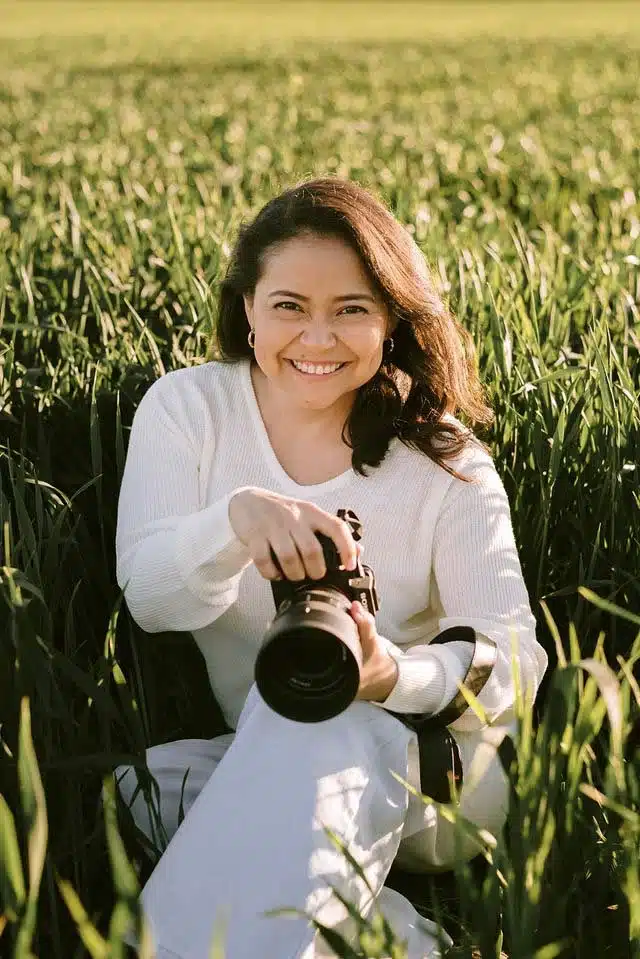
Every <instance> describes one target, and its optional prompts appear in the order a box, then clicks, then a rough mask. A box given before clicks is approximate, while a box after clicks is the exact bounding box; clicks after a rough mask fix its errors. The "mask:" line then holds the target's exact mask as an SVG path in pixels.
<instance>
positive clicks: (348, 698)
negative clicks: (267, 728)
mask: <svg viewBox="0 0 640 959" xmlns="http://www.w3.org/2000/svg"><path fill="white" fill-rule="evenodd" d="M337 515H338V516H339V517H340V518H341V519H343V520H344V521H345V522H346V523H348V524H349V526H350V528H351V532H352V534H353V538H354V540H356V542H357V541H358V540H360V539H361V537H362V527H361V523H360V521H359V519H358V517H357V516H356V514H355V513H354V512H353V511H352V510H346V509H341V510H338V514H337ZM316 535H317V537H318V540H319V541H320V544H321V546H322V552H323V554H324V561H325V566H326V573H325V575H324V577H323V578H322V579H304V580H297V581H293V580H287V579H282V580H279V581H272V582H271V589H272V591H273V600H274V603H275V607H276V614H275V617H274V619H273V620H272V622H271V624H270V625H269V627H268V629H267V632H266V634H265V636H264V640H263V642H262V645H261V647H260V650H259V652H258V657H257V659H256V664H255V681H256V685H257V686H258V689H259V691H260V694H261V696H262V698H263V699H264V700H265V702H266V703H268V705H269V706H271V708H272V709H273V710H275V711H276V712H277V713H279V714H280V715H281V716H285V717H286V718H287V719H294V720H296V721H298V722H303V723H317V722H321V721H322V720H324V719H331V718H332V717H333V716H337V715H338V714H339V713H341V712H342V711H343V710H344V709H346V708H347V706H349V704H350V703H351V702H353V700H354V699H355V696H356V693H357V692H358V687H359V685H360V669H361V668H362V649H361V646H360V638H359V636H358V627H357V626H356V624H355V622H354V620H353V618H352V616H351V614H350V613H349V609H350V607H351V603H352V602H354V601H355V600H358V601H359V602H360V603H361V604H362V606H363V607H364V609H365V610H367V611H368V612H370V613H371V614H372V615H375V614H376V612H377V611H378V609H379V602H378V595H377V592H376V586H375V578H374V575H373V572H372V570H371V568H370V567H369V566H365V565H364V564H363V563H361V562H360V560H359V559H358V562H357V565H356V568H355V569H353V570H348V569H344V568H343V567H342V566H341V558H340V554H339V553H338V550H337V547H336V545H335V543H334V542H333V540H331V539H330V538H329V537H328V536H325V535H324V534H322V533H317V534H316ZM272 558H273V559H274V561H275V562H276V566H278V563H277V560H276V557H275V555H274V554H273V551H272ZM278 569H280V567H279V566H278ZM280 572H281V573H282V570H280Z"/></svg>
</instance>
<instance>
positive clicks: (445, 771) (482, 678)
mask: <svg viewBox="0 0 640 959" xmlns="http://www.w3.org/2000/svg"><path fill="white" fill-rule="evenodd" d="M454 641H455V642H461V641H462V642H468V643H473V647H474V648H473V655H472V657H471V663H470V665H469V668H468V670H467V673H466V675H465V677H464V680H463V682H462V685H463V686H464V687H465V688H466V689H468V690H470V691H471V692H472V693H473V695H474V696H477V695H478V693H479V692H480V691H481V689H482V688H483V687H484V685H485V684H486V682H487V680H488V679H489V676H490V675H491V671H492V669H493V667H494V665H495V663H496V659H497V656H498V647H497V646H496V644H495V643H494V641H493V640H492V639H489V638H488V637H486V636H483V635H482V634H480V633H477V632H476V631H475V630H474V629H472V628H471V627H470V626H452V627H450V628H449V629H445V630H444V632H442V633H440V634H439V635H438V636H436V637H435V638H434V639H432V640H431V643H451V642H454ZM468 708H469V704H468V703H467V701H466V699H465V698H464V695H463V694H462V693H461V692H460V690H458V692H457V693H456V695H455V696H454V698H453V699H452V700H451V702H450V703H449V704H448V706H445V708H444V709H443V710H441V711H440V712H439V713H438V714H437V715H435V716H432V715H425V714H423V713H396V712H393V710H390V709H389V710H387V712H389V713H390V714H391V715H392V716H395V717H396V719H399V720H400V722H401V723H404V725H405V726H408V727H409V729H412V730H413V731H414V732H415V733H416V736H417V740H418V755H419V757H420V791H421V792H422V793H423V794H424V795H425V796H429V797H430V798H431V799H434V800H435V801H436V802H441V803H450V802H451V795H452V792H451V785H452V781H453V785H454V786H455V795H456V796H459V795H460V791H461V789H462V784H463V772H462V760H461V758H460V748H459V746H458V743H457V742H456V739H455V737H454V735H453V733H452V732H451V731H450V730H449V729H447V726H448V725H449V724H450V723H453V722H455V720H456V719H459V718H460V716H462V714H463V713H464V712H465V711H466V710H467V709H468Z"/></svg>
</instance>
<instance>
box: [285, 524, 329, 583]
mask: <svg viewBox="0 0 640 959" xmlns="http://www.w3.org/2000/svg"><path fill="white" fill-rule="evenodd" d="M292 537H293V540H294V542H295V544H296V547H297V550H298V553H299V554H300V558H301V559H302V562H303V563H304V567H305V570H306V574H307V576H309V577H310V578H311V579H322V577H323V576H324V575H325V574H326V572H327V566H326V563H325V561H324V553H323V552H322V546H321V545H320V541H319V539H318V537H317V536H316V535H315V533H314V532H313V530H312V529H309V528H308V527H306V526H301V527H299V528H298V529H295V530H293V532H292Z"/></svg>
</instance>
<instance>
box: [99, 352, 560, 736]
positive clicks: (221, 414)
mask: <svg viewBox="0 0 640 959" xmlns="http://www.w3.org/2000/svg"><path fill="white" fill-rule="evenodd" d="M452 465H454V466H455V468H456V469H457V470H458V471H459V472H461V473H463V474H464V475H470V476H473V478H474V479H475V480H477V482H475V483H473V484H468V483H463V482H461V481H460V480H457V479H455V478H454V477H452V476H451V475H450V474H448V473H447V472H446V471H445V470H443V469H441V468H440V467H439V466H437V465H436V464H435V463H434V462H433V461H432V460H430V459H429V458H428V457H427V456H425V455H423V454H422V453H418V452H416V451H413V450H409V449H407V447H405V446H404V445H403V444H402V443H401V442H400V441H399V440H397V439H394V440H393V441H392V443H391V445H390V447H389V451H388V453H387V455H386V457H385V459H384V461H383V462H382V464H381V465H380V466H379V467H377V468H375V469H371V468H369V469H368V472H369V473H370V475H369V476H368V477H361V476H358V475H357V474H356V473H355V472H354V471H353V470H352V469H349V470H348V471H347V472H346V473H343V474H342V475H340V476H337V477H335V478H334V479H331V480H329V481H328V482H326V483H319V484H317V485H313V486H301V485H299V484H298V483H295V482H294V481H293V480H292V479H291V477H289V476H288V475H287V473H286V472H285V471H284V469H283V468H282V466H281V465H280V463H279V462H278V460H277V458H276V456H275V453H274V451H273V448H272V447H271V444H270V442H269V438H268V434H267V431H266V429H265V426H264V423H263V421H262V417H261V414H260V409H259V407H258V404H257V401H256V397H255V393H254V390H253V385H252V382H251V376H250V365H249V361H248V360H246V361H242V362H240V363H235V364H222V363H218V362H211V363H204V364H202V365H200V366H195V367H190V368H187V369H181V370H176V371H173V372H171V373H168V374H167V375H165V376H163V377H161V379H159V380H158V381H157V382H155V383H154V384H153V385H152V386H151V388H150V389H149V390H148V391H147V393H146V394H145V396H144V397H143V399H142V401H141V402H140V404H139V406H138V409H137V411H136V414H135V417H134V420H133V425H132V429H131V437H130V442H129V449H128V453H127V459H126V465H125V470H124V475H123V479H122V485H121V490H120V499H119V504H118V525H117V533H116V554H117V580H118V584H119V585H120V587H121V588H122V589H123V590H124V594H125V598H126V601H127V605H128V607H129V610H130V611H131V615H132V616H133V618H134V619H135V621H136V622H137V623H138V624H139V625H140V626H141V627H142V628H143V629H145V630H147V631H148V632H150V633H154V632H160V631H162V630H184V631H185V632H191V633H192V634H193V637H194V639H195V641H196V643H197V645H198V647H199V648H200V650H201V651H202V654H203V656H204V660H205V663H206V668H207V671H208V674H209V679H210V682H211V687H212V690H213V693H214V695H215V697H216V699H217V701H218V702H219V704H220V706H221V708H222V711H223V713H224V716H225V718H226V720H227V722H228V723H229V725H230V727H231V728H232V729H235V727H236V723H237V720H238V717H239V715H240V712H241V710H242V706H243V704H244V701H245V698H246V696H247V693H248V691H249V687H250V686H251V684H252V682H253V669H254V664H255V659H256V655H257V651H258V649H259V647H260V643H261V640H262V637H263V635H264V632H265V629H266V627H267V624H268V623H269V621H270V620H271V619H272V618H273V615H274V612H275V608H274V604H273V597H272V593H271V585H270V583H269V582H268V581H267V580H265V579H264V578H263V577H262V576H260V574H259V573H258V572H257V570H256V568H255V566H254V565H253V563H252V561H251V560H250V558H249V555H248V552H247V549H246V547H245V546H244V545H243V544H242V543H240V542H239V540H238V539H237V538H236V536H235V534H234V532H233V529H232V527H231V524H230V522H229V516H228V504H229V500H230V498H231V496H232V495H233V493H234V492H235V491H236V490H238V489H239V488H242V487H246V486H258V487H262V488H264V489H269V490H272V491H274V492H277V493H280V494H282V495H285V496H292V497H295V498H296V499H303V500H308V501H310V502H313V503H316V504H317V505H318V506H320V507H322V509H324V510H326V511H327V512H330V513H335V512H337V510H338V509H340V508H342V507H344V508H348V509H353V510H354V511H355V512H356V513H357V515H358V517H359V518H360V520H361V521H362V524H363V537H362V544H363V546H364V548H365V553H364V557H363V558H364V560H365V561H366V563H367V565H369V566H370V567H371V568H372V569H373V571H374V574H375V577H376V583H377V588H378V594H379V598H380V610H379V612H378V614H377V616H376V623H377V628H378V633H379V634H380V635H381V636H382V637H383V638H384V640H385V642H386V644H387V648H388V649H389V651H390V653H391V654H392V655H393V656H394V657H395V658H396V659H397V661H398V665H399V678H398V682H397V683H396V686H395V688H394V689H393V691H392V693H391V695H390V696H389V697H388V699H387V700H385V701H384V703H382V704H381V705H382V706H383V707H386V708H388V709H391V710H394V711H395V712H404V713H407V712H423V713H436V712H438V711H439V710H441V709H443V708H444V707H445V706H446V705H447V704H448V703H449V702H450V700H451V699H452V698H453V697H454V695H455V694H456V692H457V680H461V679H463V678H464V676H465V674H466V672H467V668H468V666H469V663H470V658H471V655H470V649H471V647H470V645H469V644H468V643H449V644H446V645H445V644H443V645H437V646H435V645H434V646H429V642H430V640H431V639H433V638H434V637H435V636H436V635H437V634H438V633H440V632H442V630H444V629H447V628H448V627H450V626H457V625H468V626H472V627H473V628H474V629H476V630H477V631H478V632H481V633H483V634H484V635H485V636H488V637H490V638H491V639H493V640H494V641H495V642H496V643H497V645H498V660H497V663H496V666H495V667H494V669H493V672H492V674H491V676H490V678H489V680H488V682H487V683H486V685H485V687H484V689H483V690H482V692H481V693H480V695H479V697H478V698H479V701H480V702H481V704H482V706H483V707H484V710H485V712H486V714H487V718H488V719H489V721H492V720H494V719H496V718H497V717H499V716H501V715H502V714H504V713H505V712H506V711H508V710H509V709H510V708H511V707H512V706H513V702H514V685H513V674H512V648H513V646H512V643H513V640H514V637H517V638H516V647H517V648H518V663H519V671H520V677H521V684H522V688H523V689H526V687H527V685H529V686H530V687H531V689H532V692H533V693H534V694H535V692H536V691H537V689H538V686H539V684H540V680H541V679H542V676H543V674H544V671H545V669H546V666H547V656H546V653H545V651H544V650H543V648H542V647H541V646H540V644H539V643H538V642H537V640H536V636H535V619H534V618H533V615H532V613H531V609H530V605H529V598H528V595H527V591H526V588H525V585H524V582H523V579H522V571H521V567H520V562H519V558H518V553H517V550H516V545H515V542H514V537H513V530H512V525H511V517H510V511H509V503H508V500H507V497H506V494H505V491H504V487H503V485H502V482H501V480H500V478H499V476H498V474H497V472H496V470H495V467H494V465H493V462H492V460H491V457H490V456H488V455H487V454H486V453H485V452H484V451H483V450H482V448H481V447H480V446H479V445H478V444H477V443H475V442H472V443H471V444H470V445H469V446H468V447H467V449H466V450H465V451H464V452H463V453H462V454H461V455H460V456H459V457H457V458H456V459H455V460H454V461H453V462H452ZM481 725H482V723H481V722H480V720H479V718H478V716H477V715H476V714H475V713H474V712H473V711H472V710H471V709H467V710H466V712H465V713H464V714H463V715H462V716H461V717H460V718H459V719H458V720H457V721H456V722H455V723H454V724H453V728H454V729H460V730H462V729H468V730H472V729H478V728H479V727H480V726H481Z"/></svg>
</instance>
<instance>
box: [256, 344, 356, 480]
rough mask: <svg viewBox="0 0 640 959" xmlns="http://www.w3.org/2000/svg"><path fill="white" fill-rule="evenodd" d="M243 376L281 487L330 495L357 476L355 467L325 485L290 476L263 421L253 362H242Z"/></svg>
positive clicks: (259, 433) (262, 442) (259, 434)
mask: <svg viewBox="0 0 640 959" xmlns="http://www.w3.org/2000/svg"><path fill="white" fill-rule="evenodd" d="M240 368H241V374H240V380H241V382H242V387H243V390H244V394H245V398H246V401H247V406H248V407H249V414H250V416H251V421H252V423H253V426H254V429H255V432H256V435H257V437H258V441H259V443H260V447H261V449H262V452H263V453H264V457H265V460H266V462H267V465H268V467H269V469H270V471H271V473H272V474H273V476H274V478H275V479H276V480H277V481H278V483H279V484H280V486H281V487H283V488H284V489H286V490H289V491H291V492H293V493H305V494H307V495H308V494H309V493H312V494H317V493H329V492H331V491H332V490H335V489H339V488H340V487H341V486H344V485H345V484H346V483H347V482H348V481H349V480H350V479H352V478H353V477H354V476H355V472H354V469H353V467H349V469H348V470H345V472H344V473H340V474H339V475H338V476H333V477H332V478H331V479H329V480H326V481H325V482H324V483H312V484H301V483H296V481H295V480H294V479H293V478H292V477H291V476H289V474H288V473H287V472H286V470H285V469H284V467H283V466H282V464H281V463H280V460H279V459H278V457H277V456H276V454H275V451H274V449H273V446H272V445H271V440H270V439H269V434H268V433H267V428H266V426H265V424H264V420H263V419H262V413H261V412H260V407H259V405H258V399H257V397H256V393H255V390H254V388H253V382H252V380H251V360H250V359H246V360H241V362H240Z"/></svg>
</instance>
